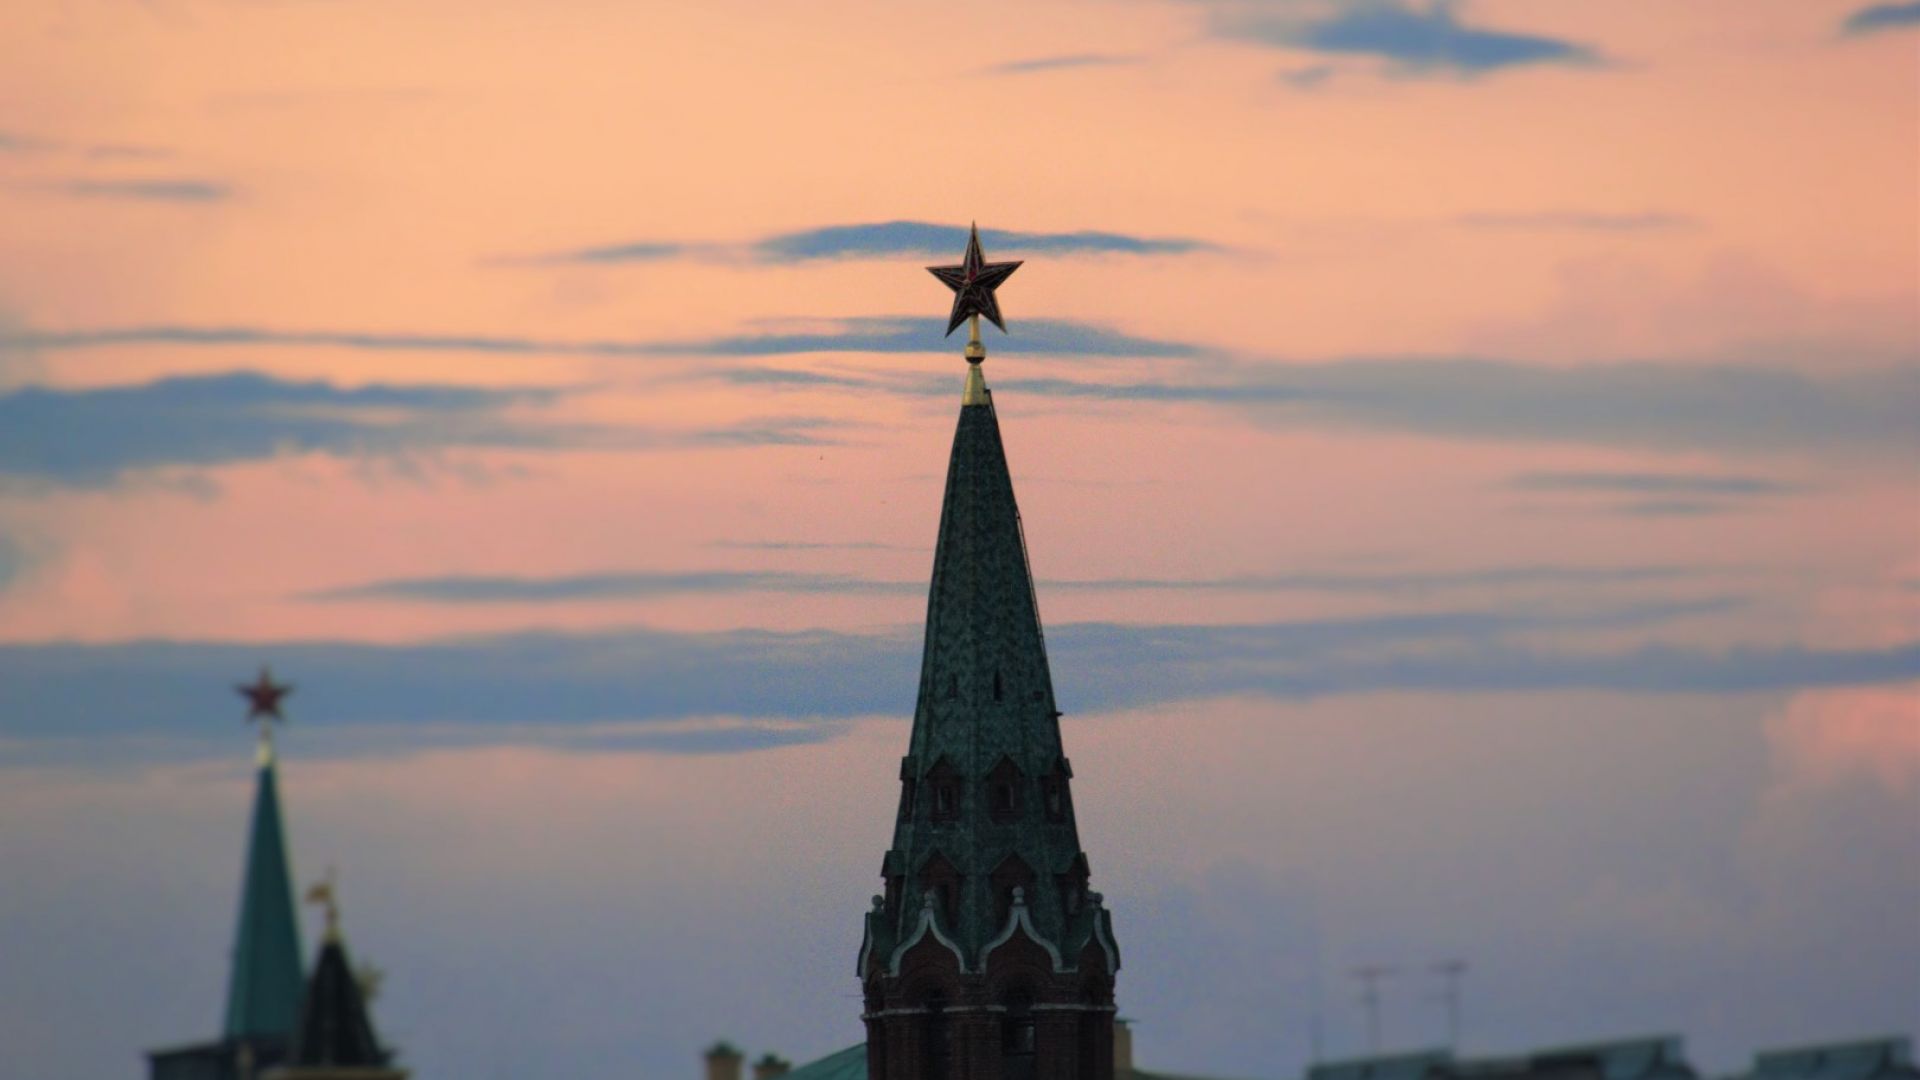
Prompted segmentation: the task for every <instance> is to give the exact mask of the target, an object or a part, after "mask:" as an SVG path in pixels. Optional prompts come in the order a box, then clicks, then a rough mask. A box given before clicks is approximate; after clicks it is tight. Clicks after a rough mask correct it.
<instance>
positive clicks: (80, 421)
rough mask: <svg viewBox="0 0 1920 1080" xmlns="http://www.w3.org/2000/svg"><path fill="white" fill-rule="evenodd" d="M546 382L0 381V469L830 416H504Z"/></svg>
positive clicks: (643, 439)
mask: <svg viewBox="0 0 1920 1080" xmlns="http://www.w3.org/2000/svg"><path fill="white" fill-rule="evenodd" d="M555 397H557V392H556V391H553V390H537V389H520V390H481V389H474V388H469V387H457V386H365V387H358V388H353V389H345V388H341V387H336V386H332V385H330V384H327V383H322V382H289V381H283V380H280V379H275V378H271V377H268V376H264V375H255V374H226V375H204V376H191V377H182V378H172V379H162V380H159V381H157V382H151V383H142V384H138V385H132V386H112V387H100V388H93V389H84V390H56V389H48V388H44V387H26V388H23V389H19V390H15V391H12V392H9V393H0V477H8V476H10V477H14V478H17V479H22V480H26V481H28V482H38V483H51V484H60V485H67V486H76V487H99V486H103V485H107V484H111V483H114V482H115V481H117V480H120V479H121V478H123V477H124V476H125V475H126V474H128V473H130V472H133V471H136V470H141V469H151V468H158V467H167V466H185V467H207V466H214V465H221V464H227V463H232V462H237V461H246V460H256V459H263V458H271V457H275V456H278V455H282V454H287V453H302V452H313V451H319V452H325V453H330V454H336V455H396V454H405V453H409V452H414V451H432V450H439V449H445V448H450V447H479V446H485V447H508V448H526V449H544V448H556V447H562V446H575V445H594V446H613V447H623V448H648V447H661V446H764V445H814V444H818V443H822V442H825V441H827V440H826V439H825V438H824V437H823V436H821V435H819V434H817V433H816V429H819V428H821V427H824V426H825V423H826V422H825V421H823V420H819V419H814V418H805V417H802V418H789V419H781V420H777V421H762V422H748V423H742V424H738V425H730V426H726V427H716V428H696V429H690V430H684V431H672V432H649V431H640V430H633V429H624V428H623V429H604V428H597V427H591V426H586V425H567V424H535V423H530V422H522V421H514V420H509V419H507V418H506V417H504V416H503V415H502V410H504V409H506V408H507V407H509V406H514V405H524V404H539V403H545V402H549V401H552V400H553V399H554V398H555Z"/></svg>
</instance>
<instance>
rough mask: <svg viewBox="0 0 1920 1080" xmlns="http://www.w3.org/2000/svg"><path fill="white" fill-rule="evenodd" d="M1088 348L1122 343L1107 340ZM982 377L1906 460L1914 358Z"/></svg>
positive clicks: (1091, 396) (1404, 425)
mask: <svg viewBox="0 0 1920 1080" xmlns="http://www.w3.org/2000/svg"><path fill="white" fill-rule="evenodd" d="M762 340H763V341H766V343H767V344H768V345H769V346H775V345H779V346H781V348H780V349H779V350H778V351H787V350H786V348H785V346H789V345H799V344H804V342H784V343H783V342H776V341H773V340H772V339H762ZM1009 345H1011V342H1009ZM997 347H998V346H996V348H997ZM740 351H741V352H745V351H746V350H744V349H743V350H740ZM769 351H775V350H774V349H772V348H770V349H769ZM793 351H800V350H798V349H795V350H793ZM1008 351H1013V350H1012V349H1011V348H1009V349H1008ZM1028 351H1032V352H1048V351H1055V350H1050V349H1044V348H1043V349H1030V350H1028ZM1058 351H1061V352H1064V351H1065V350H1064V349H1062V350H1058ZM1083 351H1084V352H1086V353H1095V352H1098V351H1102V350H1096V349H1094V348H1086V349H1084V350H1083ZM1104 351H1109V352H1111V354H1113V355H1127V354H1128V350H1127V348H1126V347H1124V346H1122V345H1120V344H1119V343H1115V344H1114V347H1112V348H1111V349H1110V350H1104ZM1132 355H1153V354H1152V353H1148V352H1145V351H1139V352H1134V353H1132ZM1165 355H1181V353H1178V352H1169V353H1167V354H1165ZM1190 355H1194V356H1202V355H1205V354H1204V353H1202V352H1199V351H1197V350H1195V351H1193V352H1192V353H1191V354H1190ZM703 374H704V375H705V376H707V377H711V378H718V379H725V380H727V381H730V382H735V383H739V384H760V385H772V386H779V385H782V384H785V383H788V382H792V383H796V384H803V385H804V384H811V383H814V382H816V381H818V382H820V383H821V384H831V385H838V386H846V387H850V388H864V389H868V390H872V391H877V392H886V393H896V394H908V395H934V396H938V395H942V394H947V393H950V392H951V391H952V387H951V385H950V384H948V383H946V382H944V381H941V380H935V379H923V378H906V377H881V376H867V375H857V374H835V375H816V374H813V373H807V372H785V371H779V370H777V369H764V368H730V369H729V368H723V369H715V370H713V371H711V372H705V373H703ZM993 383H994V387H995V390H996V392H998V393H999V394H1000V395H1001V396H1002V397H1003V398H1007V397H1009V396H1017V395H1038V396H1042V397H1052V398H1065V399H1076V400H1085V401H1117V402H1158V403H1166V404H1200V405H1215V406H1221V407H1229V408H1239V409H1242V410H1245V411H1246V412H1247V413H1248V414H1249V415H1251V416H1252V417H1253V418H1254V419H1255V420H1257V421H1258V422H1260V423H1263V424H1268V425H1272V426H1276V427H1278V426H1288V427H1320V428H1339V427H1363V428H1371V429H1384V430H1391V431H1405V432H1413V433H1416V434H1423V435H1430V436H1433V437H1436V438H1445V439H1472V440H1492V441H1502V442H1552V443H1577V444H1584V445H1594V446H1614V447H1631V448H1636V449H1657V450H1714V451H1725V452H1735V451H1738V452H1761V453H1801V452H1819V453H1836V454H1849V453H1852V454H1867V455H1873V456H1886V455H1890V454H1891V455H1896V456H1897V455H1908V456H1912V455H1920V365H1903V366H1897V367H1891V368H1883V369H1880V370H1869V371H1849V372H1837V373H1834V374H1810V373H1806V372H1802V371H1796V370H1791V369H1787V368H1777V367H1760V366H1749V365H1734V364H1682V363H1656V362H1646V363H1597V364H1589V365H1583V366H1579V367H1552V366H1546V365H1539V364H1521V363H1514V362H1511V361H1503V360H1484V359H1471V358H1454V357H1434V358H1425V359H1353V360H1336V361H1323V362H1314V363H1279V362H1272V363H1258V364H1255V363H1233V364H1221V365H1213V366H1209V367H1208V368H1207V369H1206V370H1204V371H1199V372H1196V373H1195V375H1194V377H1193V378H1191V379H1187V380H1171V379H1150V380H1113V381H1098V382H1096V381H1093V380H1089V379H1070V378H1020V377H1018V376H1012V377H1007V378H997V379H995V380H993Z"/></svg>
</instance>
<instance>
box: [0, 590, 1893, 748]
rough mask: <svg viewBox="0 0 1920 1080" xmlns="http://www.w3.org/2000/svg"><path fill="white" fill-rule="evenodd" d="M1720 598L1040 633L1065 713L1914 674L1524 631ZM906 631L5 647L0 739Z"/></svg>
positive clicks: (852, 683) (1752, 651) (550, 721)
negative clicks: (1237, 701) (1573, 643)
mask: <svg viewBox="0 0 1920 1080" xmlns="http://www.w3.org/2000/svg"><path fill="white" fill-rule="evenodd" d="M1724 606H1725V605H1724V603H1720V602H1714V601H1707V602H1698V603H1692V604H1688V603H1676V604H1668V605H1660V604H1653V605H1645V606H1640V607H1629V608H1621V609H1616V610H1612V611H1593V612H1587V613H1581V614H1572V615H1565V614H1562V615H1554V614H1539V613H1534V614H1528V613H1523V612H1498V611H1462V612H1452V613H1445V612H1443V613H1432V614H1406V615H1381V616H1375V617H1368V618H1355V619H1328V620H1307V621H1299V622H1283V623H1266V624H1255V625H1234V626H1194V625H1124V626H1123V625H1114V624H1067V625H1062V626H1058V627H1055V628H1052V629H1051V630H1050V632H1049V634H1048V645H1049V649H1050V653H1051V656H1052V660H1053V670H1054V672H1055V675H1056V678H1057V679H1058V680H1059V683H1060V687H1059V688H1060V696H1061V700H1062V702H1063V703H1064V704H1065V706H1066V707H1067V708H1068V709H1072V710H1089V709H1102V710H1104V709H1116V708H1126V707H1134V706H1142V705H1152V704H1159V703H1166V702H1172V701H1180V700H1190V699H1195V698H1200V697H1207V696H1215V695H1223V694H1261V695H1269V696H1274V697H1282V698H1313V697H1324V696H1331V695H1343V694H1362V693H1374V692H1381V691H1393V690H1429V691H1442V692H1461V693H1487V692H1507V691H1537V690H1599V691H1614V692H1621V693H1701V694H1721V693H1751V692H1764V691H1786V690H1795V689H1801V688H1807V687H1821V686H1841V685H1856V684H1874V683H1887V682H1896V681H1904V680H1910V679H1914V678H1917V677H1920V643H1906V644H1901V645H1896V646H1890V647H1885V648H1857V649H1821V648H1810V647H1805V646H1797V645H1781V646H1768V647H1742V648H1732V649H1712V648H1703V647H1692V646H1677V645H1644V646H1640V647H1637V648H1628V649H1615V650H1609V649H1593V648H1578V649H1574V648H1569V649H1566V650H1561V651H1557V650H1555V649H1554V648H1552V647H1549V646H1547V645H1545V644H1543V643H1542V639H1543V637H1544V636H1545V635H1547V634H1550V633H1579V632H1581V631H1604V630H1617V629H1621V628H1628V627H1644V626H1650V625H1658V624H1660V623H1663V622H1668V621H1671V620H1674V619H1678V618H1685V617H1687V616H1689V615H1691V614H1699V613H1711V612H1713V611H1716V610H1721V609H1723V608H1724ZM920 644H921V643H920V635H919V634H918V633H916V632H913V631H911V630H909V629H902V630H900V631H897V632H891V633H882V634H844V633H832V632H826V631H810V632H800V633H770V632H764V631H729V632H723V633H709V634H682V633H672V632H667V631H655V630H628V631H618V632H606V633H597V634H559V633H541V634H517V635H507V636H500V637H486V638H462V639H457V640H445V641H436V642H428V643H424V644H413V645H366V644H348V643H339V642H310V643H292V644H271V645H244V644H231V643H204V642H165V641H141V642H129V643H122V644H105V645H85V644H38V645H21V644H15V645H4V646H0V738H11V739H75V740H93V739H98V738H100V737H103V736H115V735H119V736H159V737H167V738H175V739H178V738H188V739H194V738H206V739H214V738H228V737H230V735H229V729H228V727H227V725H224V724H220V723H212V722H209V721H208V720H207V719H206V717H207V716H208V715H209V709H214V710H216V711H217V709H218V708H219V706H220V703H221V702H222V701H224V700H225V699H226V690H225V688H226V686H227V685H228V684H229V683H231V682H232V681H233V679H234V678H236V677H238V676H240V675H244V674H245V673H246V672H248V671H251V670H253V669H254V668H255V667H256V666H257V665H258V664H260V663H262V662H270V663H272V664H273V666H274V669H275V670H276V671H277V672H280V673H282V674H284V675H286V676H289V677H291V678H292V679H293V681H294V682H295V683H296V685H297V686H298V690H297V692H296V696H295V697H294V698H293V699H292V704H293V707H292V709H291V710H290V712H291V714H292V717H293V719H294V722H295V723H296V724H307V723H312V724H314V725H316V726H323V725H356V726H373V727H381V728H386V729H389V730H390V731H391V732H397V733H398V734H399V736H400V737H402V738H412V739H414V740H416V741H428V740H431V739H433V738H435V737H436V736H435V734H434V733H435V731H436V729H437V728H438V727H440V726H442V725H454V726H456V727H457V728H460V729H462V730H469V731H478V730H480V729H485V728H488V727H492V728H495V729H504V728H512V729H513V735H512V737H515V738H521V737H526V735H527V733H528V732H529V731H531V732H535V733H538V732H542V731H544V732H548V733H550V734H551V735H552V736H553V737H555V738H564V737H569V731H570V729H572V730H573V732H574V733H577V732H578V729H579V728H580V726H581V725H587V724H606V723H614V722H627V723H641V724H644V723H646V722H653V721H667V720H686V719H693V718H704V717H716V716H728V717H740V718H745V719H747V720H789V721H807V720H809V719H829V720H830V719H832V718H837V717H852V716H861V715H869V714H876V713H891V714H897V715H904V712H903V710H905V709H907V708H908V707H909V706H910V705H911V702H912V700H913V694H914V685H915V678H916V672H917V665H918V660H919V648H920ZM408 732H411V733H412V735H410V736H409V735H408V734H407V733H408ZM482 737H484V736H482ZM534 737H538V735H537V734H536V735H535V736H534Z"/></svg>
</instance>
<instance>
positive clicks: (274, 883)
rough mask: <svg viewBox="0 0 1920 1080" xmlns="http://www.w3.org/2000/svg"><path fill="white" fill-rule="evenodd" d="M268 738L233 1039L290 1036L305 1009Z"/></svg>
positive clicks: (236, 947)
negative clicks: (302, 1003)
mask: <svg viewBox="0 0 1920 1080" xmlns="http://www.w3.org/2000/svg"><path fill="white" fill-rule="evenodd" d="M271 745H272V744H271V743H264V742H263V743H262V753H261V760H260V782H259V789H258V791H257V793H256V794H255V795H254V800H253V829H252V833H251V835H250V836H249V837H248V840H247V871H246V877H245V878H244V879H243V880H242V882H241V885H240V927H239V931H238V933H237V934H236V935H235V936H234V943H233V974H232V977H231V980H230V981H229V982H228V984H227V1023H226V1029H225V1035H226V1037H227V1038H230V1039H239V1038H250V1037H254V1036H262V1035H266V1036H281V1037H286V1036H291V1035H292V1034H293V1029H294V1026H295V1024H296V1023H297V1021H298V1019H299V1016H300V996H301V992H302V989H303V986H302V983H303V982H304V980H303V979H302V977H301V970H300V924H299V923H298V922H297V921H296V920H295V918H294V908H293V875H292V873H291V872H290V871H289V870H288V868H287V840H286V832H285V830H284V829H283V828H282V826H281V823H280V792H279V785H278V783H277V780H276V777H275V773H276V768H275V766H274V760H273V755H272V752H271V749H270V747H271Z"/></svg>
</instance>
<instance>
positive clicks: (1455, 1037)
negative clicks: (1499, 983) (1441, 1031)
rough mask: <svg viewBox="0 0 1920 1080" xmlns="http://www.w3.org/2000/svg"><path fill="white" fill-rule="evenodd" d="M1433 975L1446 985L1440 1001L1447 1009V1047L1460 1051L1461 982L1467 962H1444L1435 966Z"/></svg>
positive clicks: (1439, 996)
mask: <svg viewBox="0 0 1920 1080" xmlns="http://www.w3.org/2000/svg"><path fill="white" fill-rule="evenodd" d="M1433 973H1434V974H1435V975H1438V976H1440V978H1441V980H1442V982H1443V983H1444V986H1443V988H1442V989H1441V991H1440V993H1439V994H1438V995H1436V996H1437V997H1438V999H1439V1000H1440V1001H1442V1002H1444V1003H1445V1004H1446V1007H1447V1045H1448V1046H1450V1047H1452V1048H1453V1049H1454V1050H1456V1051H1457V1050H1459V1049H1460V980H1461V979H1462V978H1464V977H1465V976H1466V974H1467V962H1466V961H1465V960H1442V961H1440V962H1439V963H1437V964H1435V965H1433Z"/></svg>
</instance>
